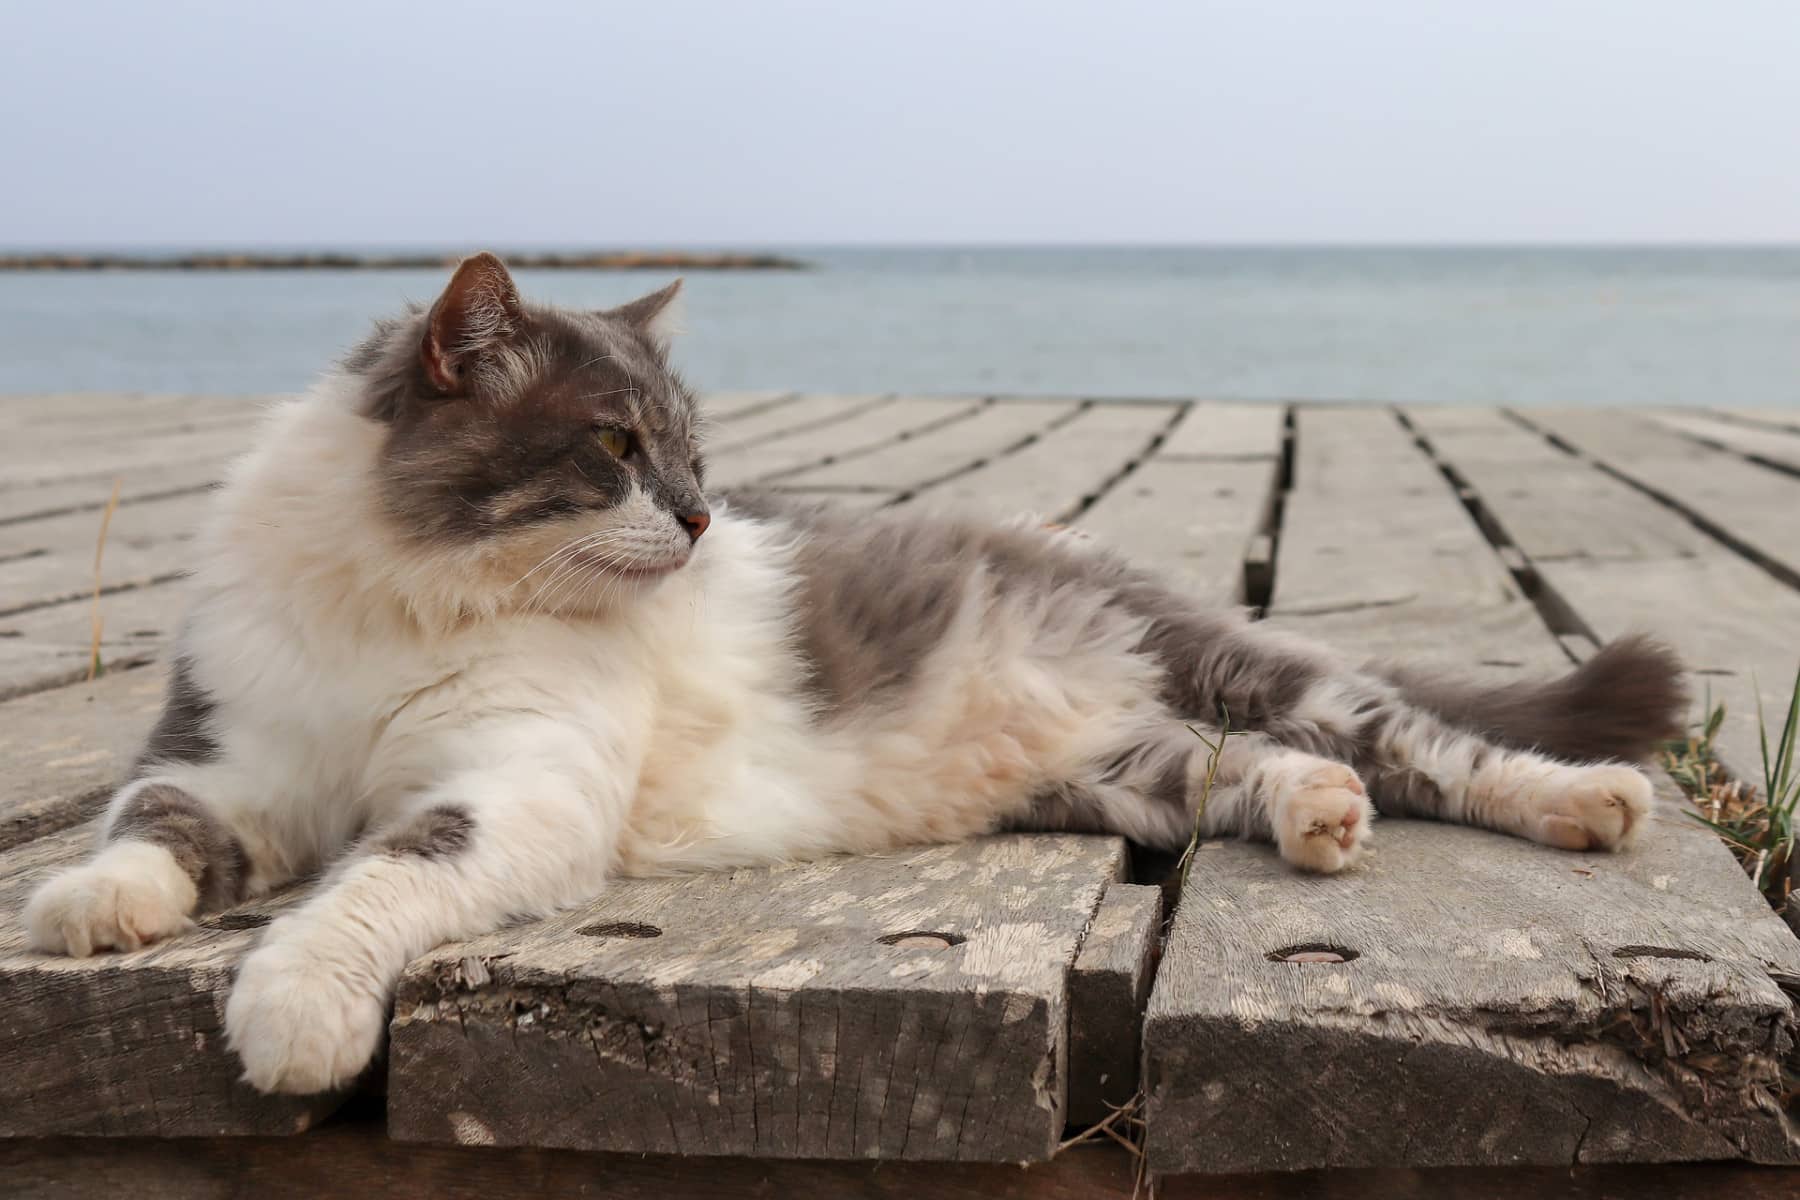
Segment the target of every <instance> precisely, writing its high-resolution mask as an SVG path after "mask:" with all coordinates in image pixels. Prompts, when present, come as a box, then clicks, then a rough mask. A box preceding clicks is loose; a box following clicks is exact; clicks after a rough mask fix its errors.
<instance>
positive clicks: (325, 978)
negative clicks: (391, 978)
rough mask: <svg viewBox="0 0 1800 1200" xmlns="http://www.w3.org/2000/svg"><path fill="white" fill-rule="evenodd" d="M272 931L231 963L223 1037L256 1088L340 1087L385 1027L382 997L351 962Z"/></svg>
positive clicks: (357, 1070) (303, 1090)
mask: <svg viewBox="0 0 1800 1200" xmlns="http://www.w3.org/2000/svg"><path fill="white" fill-rule="evenodd" d="M279 928H280V926H279V925H276V926H273V927H271V929H270V934H271V935H276V936H271V938H270V939H269V940H268V941H267V942H265V943H264V945H262V946H261V947H259V948H258V949H256V950H254V951H252V952H251V954H250V955H249V957H247V958H245V959H244V963H243V966H241V967H240V968H238V977H237V983H236V984H235V985H233V987H232V989H231V998H230V999H229V1000H228V1001H226V1004H225V1037H226V1040H227V1042H228V1043H229V1044H230V1046H231V1049H232V1050H233V1052H235V1053H236V1054H237V1056H238V1059H239V1060H240V1061H241V1062H242V1063H243V1064H244V1079H245V1080H246V1081H247V1082H249V1083H250V1085H251V1086H252V1087H254V1088H256V1089H257V1090H258V1091H262V1092H290V1093H294V1094H298V1095H304V1094H308V1093H312V1092H328V1091H335V1090H337V1089H339V1088H343V1087H346V1086H348V1085H349V1084H350V1082H351V1081H352V1080H354V1079H355V1078H356V1077H357V1075H359V1074H361V1073H362V1069H363V1068H364V1067H366V1066H368V1065H369V1060H370V1059H372V1058H374V1057H375V1052H376V1051H377V1050H378V1049H380V1047H381V1039H382V1035H383V1034H384V1033H385V1032H386V1030H387V997H386V995H385V994H384V993H383V992H382V991H381V990H379V989H372V988H370V987H368V986H366V985H365V984H364V983H362V982H360V981H359V972H358V971H357V970H356V969H354V968H350V969H334V967H333V965H332V964H331V963H330V962H329V961H322V960H321V959H320V958H319V957H318V956H317V955H314V954H310V953H307V952H306V951H305V950H304V949H303V948H301V947H297V946H294V945H291V944H284V943H283V942H282V940H281V939H280V937H279V936H278V934H277V931H278V930H279Z"/></svg>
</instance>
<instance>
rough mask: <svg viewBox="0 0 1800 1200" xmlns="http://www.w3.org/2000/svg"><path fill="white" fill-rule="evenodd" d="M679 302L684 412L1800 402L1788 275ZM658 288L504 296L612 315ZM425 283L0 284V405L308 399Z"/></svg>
mask: <svg viewBox="0 0 1800 1200" xmlns="http://www.w3.org/2000/svg"><path fill="white" fill-rule="evenodd" d="M791 252H792V253H795V254H798V255H799V256H801V257H804V258H806V259H808V260H810V261H812V262H814V263H816V264H817V266H818V269H817V270H813V271H808V272H804V273H795V274H782V273H743V274H715V275H706V274H697V275H694V276H691V277H690V278H689V280H688V308H687V325H688V328H689V330H690V332H689V333H688V334H687V335H686V337H685V338H684V339H683V340H682V342H681V344H680V349H679V360H680V362H681V363H682V365H683V367H684V369H685V371H686V373H687V375H688V376H689V377H690V378H691V379H692V380H693V381H695V382H696V383H698V384H700V385H702V386H705V387H715V388H724V387H794V388H805V389H812V390H841V391H890V390H897V391H918V392H1054V393H1078V394H1087V395H1211V396H1229V397H1253V398H1292V397H1308V398H1323V399H1383V400H1416V401H1440V402H1449V403H1509V404H1510V403H1517V404H1549V403H1561V404H1594V405H1600V404H1614V403H1684V404H1744V405H1751V404H1783V405H1792V404H1796V403H1800V249H1796V248H1787V249H1732V250H1703V249H1692V250H1627V249H1617V250H1603V249H1593V250H1548V249H1546V250H1354V249H1344V250H1298V249H1296V250H1276V249H1269V250H1223V249H1105V250H1099V249H1094V250H1068V249H1064V250H1027V249H971V250H796V251H791ZM661 279H662V277H661V276H656V275H631V274H614V273H599V272H595V273H588V272H580V273H565V272H547V273H531V272H522V273H521V275H520V283H521V286H522V288H523V289H524V290H525V291H526V292H527V293H528V294H531V295H535V296H539V297H544V298H548V299H553V300H557V301H561V302H564V303H571V304H587V305H595V306H600V305H608V304H613V303H617V302H619V301H621V300H624V299H627V298H629V297H631V296H633V295H636V294H638V293H640V292H644V291H648V290H649V289H651V288H652V287H655V286H657V285H658V284H659V283H660V282H661ZM441 283H442V276H441V274H440V273H438V272H411V271H399V272H379V273H374V272H346V273H341V274H340V273H326V272H298V273H268V274H262V273H238V274H219V275H199V274H129V275H125V274H120V275H85V274H68V275H18V274H0V392H29V391H72V390H84V389H117V390H142V391H204V392H268V391H284V390H292V389H296V388H299V387H301V386H303V385H304V384H305V383H306V382H307V380H308V379H309V378H310V377H311V376H312V375H313V374H314V373H315V372H316V371H317V370H318V369H319V367H320V365H321V364H322V363H324V362H326V361H327V360H329V359H330V358H332V357H333V356H335V355H336V354H338V353H340V352H341V351H342V350H343V349H344V348H345V347H346V346H347V345H349V344H350V343H351V342H353V341H354V340H355V339H356V338H357V337H358V336H359V335H360V333H361V332H362V330H363V329H364V328H365V326H366V324H367V321H368V318H369V317H370V316H371V315H373V314H375V313H379V312H386V311H390V310H392V309H395V308H396V307H398V306H399V305H400V304H401V303H402V302H404V301H406V300H429V299H430V298H431V297H432V296H433V295H434V294H435V292H436V289H437V288H438V287H439V286H440V285H441Z"/></svg>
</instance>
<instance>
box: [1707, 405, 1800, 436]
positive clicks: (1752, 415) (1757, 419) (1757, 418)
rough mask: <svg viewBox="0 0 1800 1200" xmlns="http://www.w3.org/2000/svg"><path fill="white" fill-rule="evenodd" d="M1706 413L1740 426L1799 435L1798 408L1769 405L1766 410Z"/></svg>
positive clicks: (1745, 409)
mask: <svg viewBox="0 0 1800 1200" xmlns="http://www.w3.org/2000/svg"><path fill="white" fill-rule="evenodd" d="M1707 411H1708V412H1711V413H1713V414H1715V415H1717V416H1719V417H1720V418H1722V419H1725V420H1731V421H1736V422H1738V423H1739V424H1742V425H1750V426H1754V427H1756V428H1759V429H1780V430H1783V431H1785V432H1788V433H1800V408H1795V407H1794V406H1793V405H1788V406H1786V407H1781V406H1775V405H1771V406H1769V407H1767V408H1714V409H1708V410H1707Z"/></svg>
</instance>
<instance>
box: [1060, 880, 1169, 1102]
mask: <svg viewBox="0 0 1800 1200" xmlns="http://www.w3.org/2000/svg"><path fill="white" fill-rule="evenodd" d="M1161 939H1162V889H1161V888H1160V887H1154V886H1151V885H1148V884H1133V883H1114V884H1112V885H1110V886H1109V887H1108V888H1107V889H1106V895H1105V896H1104V897H1103V898H1102V899H1101V901H1100V908H1099V911H1097V912H1096V913H1095V914H1094V922H1093V924H1092V925H1090V926H1089V927H1088V931H1087V936H1086V937H1085V938H1083V939H1082V941H1081V950H1080V952H1079V953H1078V954H1076V956H1075V968H1074V972H1073V974H1072V975H1071V976H1070V980H1069V1111H1068V1123H1069V1124H1071V1125H1076V1126H1087V1125H1092V1124H1094V1123H1095V1122H1097V1121H1101V1120H1104V1119H1105V1118H1106V1116H1107V1115H1108V1114H1109V1113H1110V1112H1112V1110H1113V1109H1115V1108H1118V1107H1120V1106H1122V1105H1124V1104H1126V1103H1127V1102H1129V1101H1130V1100H1131V1098H1132V1096H1134V1095H1135V1094H1136V1093H1137V1090H1138V1050H1139V1042H1138V1032H1139V1029H1140V1028H1141V1026H1142V1024H1143V1019H1144V1005H1145V1003H1146V1002H1147V1001H1148V1000H1149V999H1150V980H1151V978H1152V975H1153V967H1152V960H1153V959H1154V958H1155V955H1156V950H1157V943H1158V942H1159V941H1160V940H1161Z"/></svg>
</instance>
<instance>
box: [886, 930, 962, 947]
mask: <svg viewBox="0 0 1800 1200" xmlns="http://www.w3.org/2000/svg"><path fill="white" fill-rule="evenodd" d="M875 940H876V941H878V942H880V943H881V944H882V945H884V946H905V947H907V948H909V949H916V950H945V949H948V948H949V947H951V946H960V945H962V944H963V943H964V942H966V941H968V940H969V939H968V938H966V937H964V936H963V935H962V934H960V933H942V932H939V931H938V930H935V929H907V930H903V931H902V932H900V933H890V934H886V935H884V936H882V937H878V938H876V939H875Z"/></svg>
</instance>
